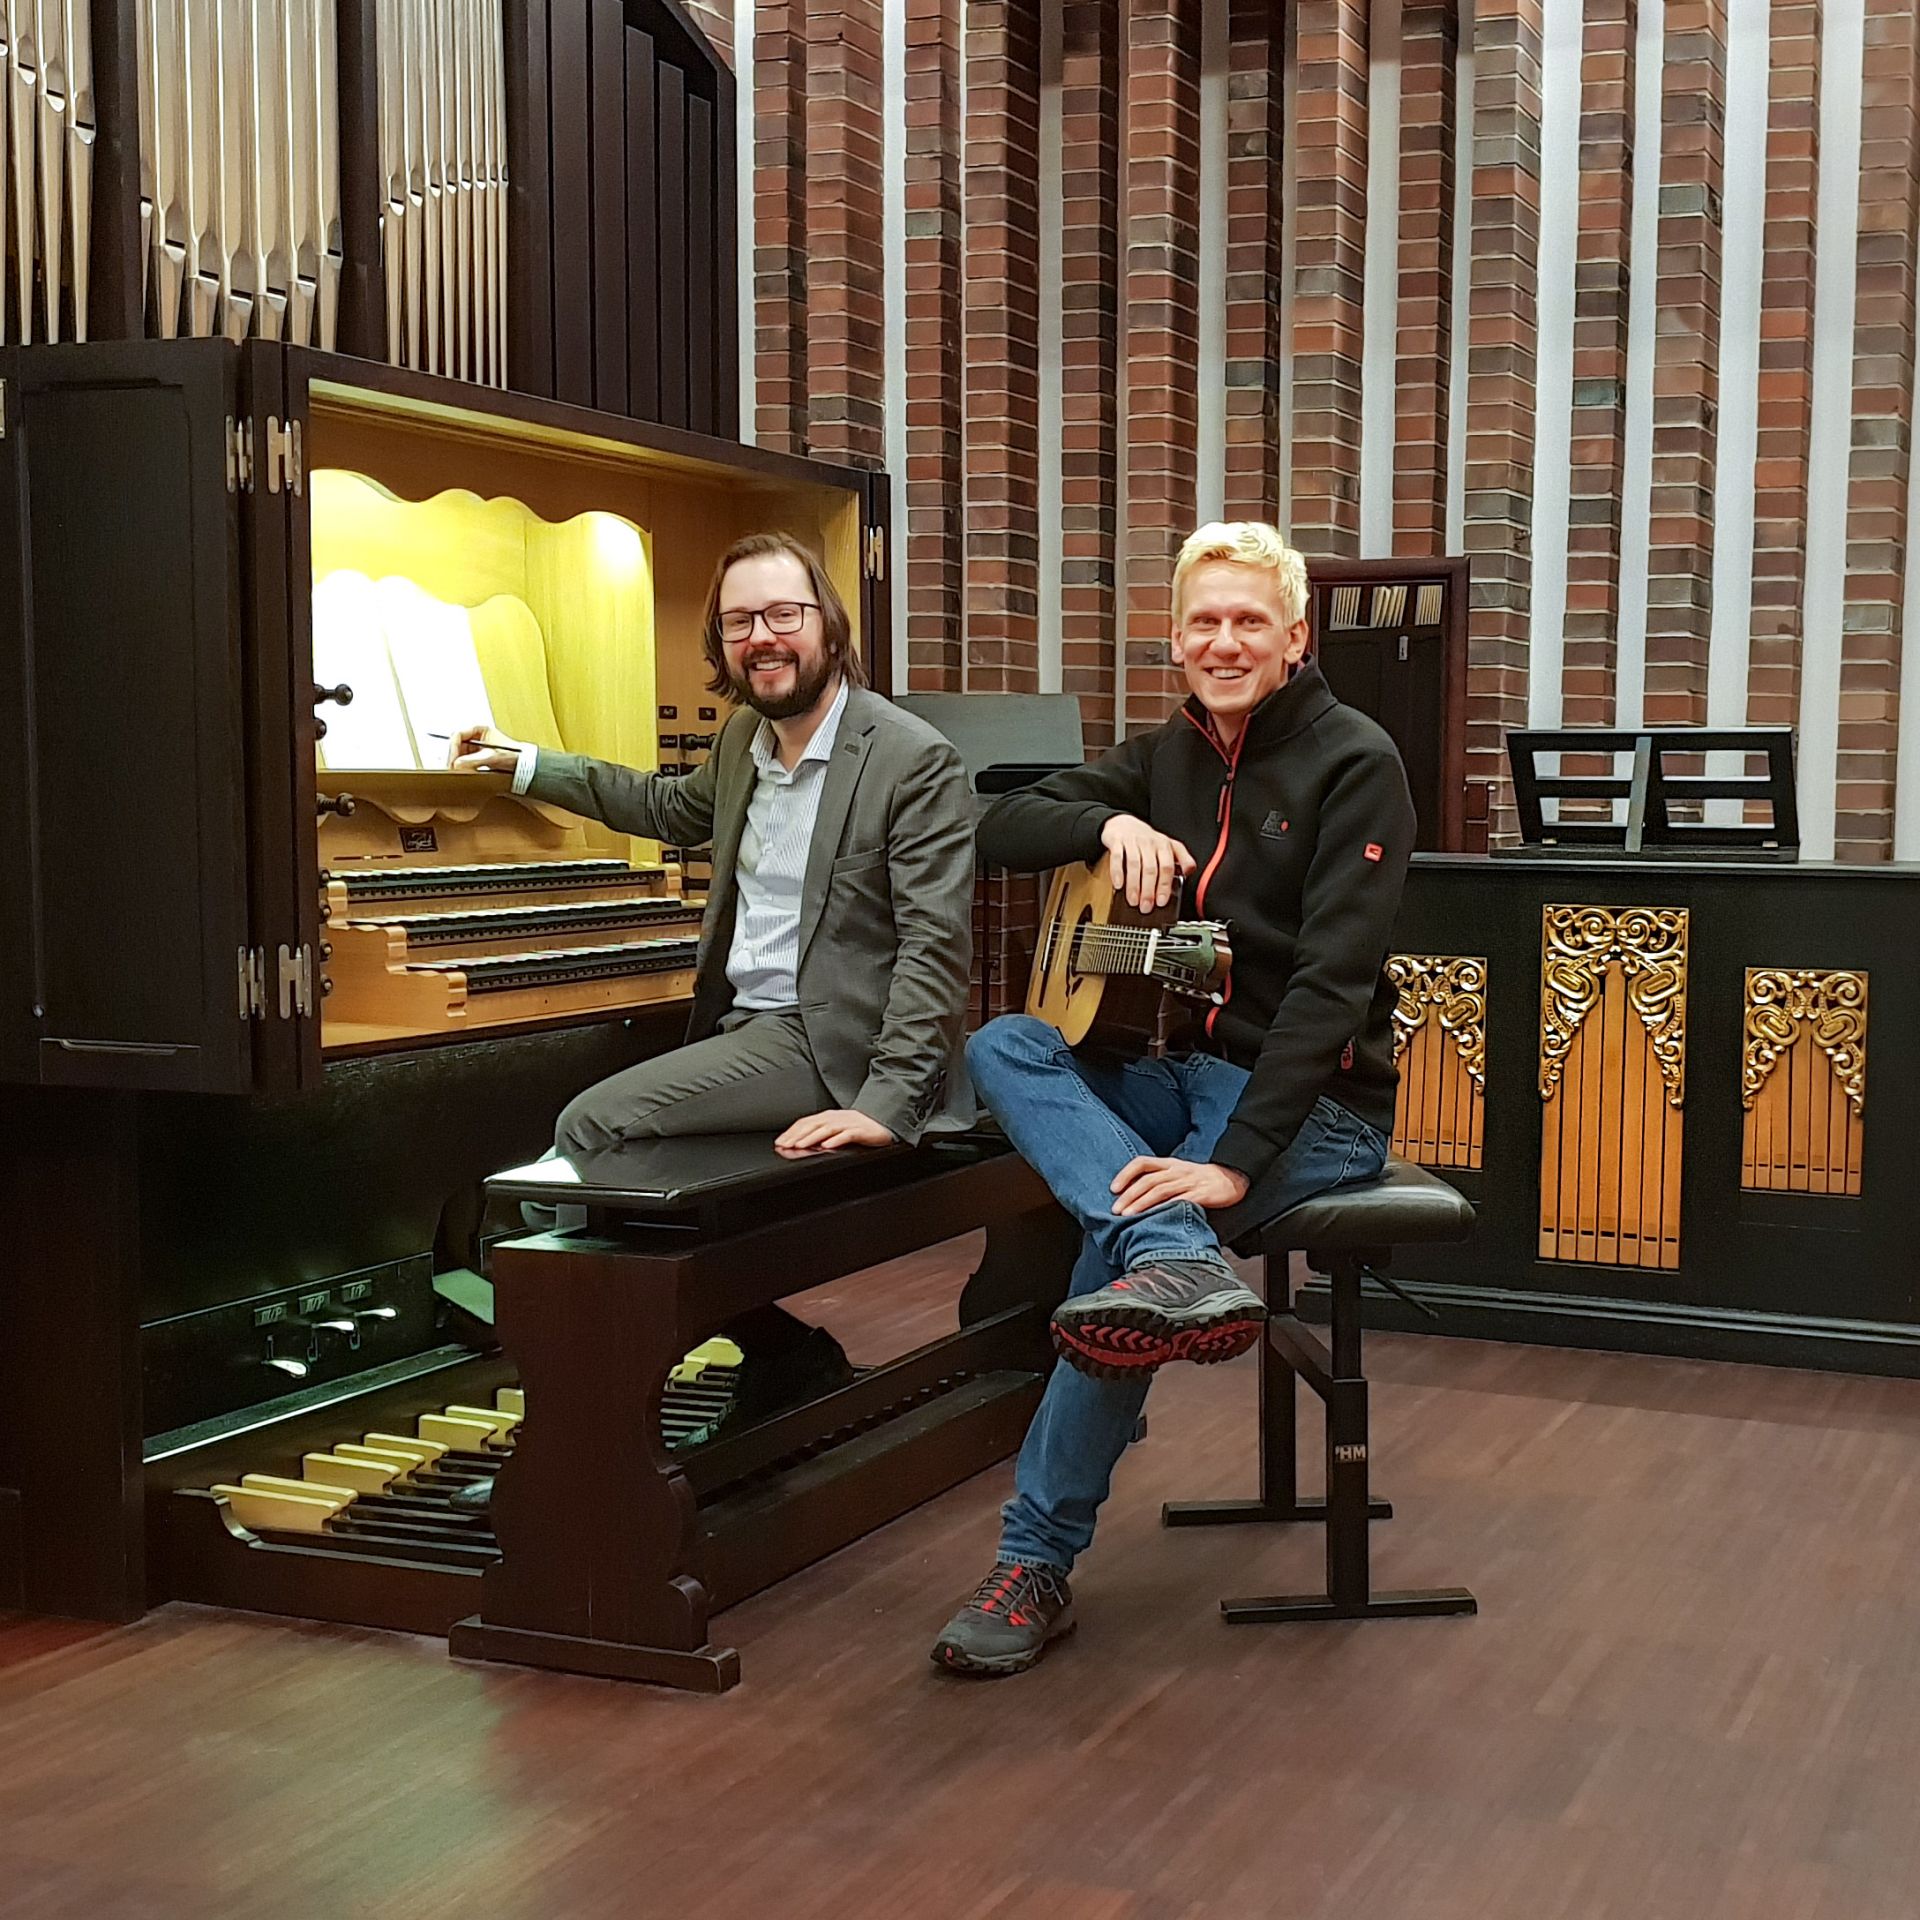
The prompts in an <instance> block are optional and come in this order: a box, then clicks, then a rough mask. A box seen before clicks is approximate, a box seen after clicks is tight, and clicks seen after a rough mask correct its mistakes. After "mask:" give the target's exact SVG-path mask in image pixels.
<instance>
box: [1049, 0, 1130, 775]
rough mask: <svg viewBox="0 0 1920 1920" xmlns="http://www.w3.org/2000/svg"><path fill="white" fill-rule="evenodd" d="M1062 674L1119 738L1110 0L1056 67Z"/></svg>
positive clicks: (1107, 738) (1089, 10)
mask: <svg viewBox="0 0 1920 1920" xmlns="http://www.w3.org/2000/svg"><path fill="white" fill-rule="evenodd" d="M1060 152H1061V179H1060V219H1061V228H1062V233H1061V246H1060V278H1061V290H1060V291H1061V302H1062V306H1063V309H1064V311H1063V313H1062V316H1061V368H1060V410H1061V421H1062V427H1063V430H1064V438H1065V445H1064V447H1063V448H1062V451H1061V455H1060V496H1061V514H1062V526H1061V534H1060V684H1061V686H1062V688H1063V690H1064V691H1066V692H1068V693H1073V694H1078V695H1079V697H1080V716H1081V721H1082V723H1083V725H1084V727H1085V730H1086V742H1087V747H1088V749H1089V751H1091V752H1098V751H1100V750H1101V749H1102V748H1104V747H1106V746H1108V745H1110V744H1111V743H1112V741H1113V739H1114V737H1115V706H1114V633H1115V624H1114V623H1115V617H1116V614H1117V610H1118V609H1117V603H1116V599H1115V591H1116V588H1115V558H1116V551H1117V549H1116V546H1115V542H1116V540H1117V539H1118V535H1119V528H1118V524H1117V514H1118V479H1119V476H1118V470H1117V461H1118V454H1119V437H1118V432H1117V422H1116V414H1117V410H1118V398H1117V385H1116V383H1117V380H1118V356H1119V327H1118V321H1117V307H1118V294H1117V291H1116V283H1117V276H1118V271H1119V217H1120V215H1119V167H1120V21H1119V20H1118V18H1117V17H1116V14H1115V10H1114V7H1113V5H1112V0H1066V5H1065V8H1064V12H1063V18H1062V22H1061V71H1060Z"/></svg>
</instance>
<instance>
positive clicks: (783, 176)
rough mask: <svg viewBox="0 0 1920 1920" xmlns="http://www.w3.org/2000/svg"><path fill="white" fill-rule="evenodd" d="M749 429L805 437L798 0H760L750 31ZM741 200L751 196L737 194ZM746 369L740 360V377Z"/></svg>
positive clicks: (802, 39)
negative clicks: (751, 336) (751, 335)
mask: <svg viewBox="0 0 1920 1920" xmlns="http://www.w3.org/2000/svg"><path fill="white" fill-rule="evenodd" d="M753 112H754V122H753V197H752V206H753V330H754V350H753V359H754V364H753V368H752V375H753V380H754V410H753V437H754V439H755V440H756V441H757V442H758V443H759V444H760V445H761V446H763V447H777V448H779V449H780V450H781V451H782V452H787V453H803V452H805V451H806V441H807V178H808V165H807V43H806V7H805V4H804V0H763V3H762V4H761V6H760V7H759V9H758V11H757V12H756V14H755V17H754V33H753ZM740 198H741V202H742V204H743V205H744V204H746V202H747V196H746V194H745V193H744V192H743V193H742V194H741V196H740ZM747 372H748V370H747V369H746V368H744V367H743V368H742V369H741V377H742V378H743V379H744V378H746V377H747Z"/></svg>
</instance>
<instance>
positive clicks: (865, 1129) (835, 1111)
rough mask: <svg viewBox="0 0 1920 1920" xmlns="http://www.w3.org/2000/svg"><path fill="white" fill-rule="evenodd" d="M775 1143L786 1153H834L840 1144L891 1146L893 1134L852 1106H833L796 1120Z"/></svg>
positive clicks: (841, 1145) (843, 1145)
mask: <svg viewBox="0 0 1920 1920" xmlns="http://www.w3.org/2000/svg"><path fill="white" fill-rule="evenodd" d="M773 1144H774V1145H775V1147H777V1148H778V1149H779V1150H780V1151H781V1152H782V1153H831V1152H832V1151H833V1150H834V1149H835V1148H836V1147H889V1146H891V1145H892V1144H893V1135H892V1133H891V1132H890V1131H889V1130H888V1129H887V1128H885V1127H883V1126H882V1125H881V1124H880V1122H879V1121H878V1120H869V1119H868V1118H867V1116H866V1115H865V1114H864V1113H858V1112H856V1111H855V1110H854V1109H853V1108H852V1107H830V1108H829V1109H828V1110H827V1111H826V1112H825V1113H810V1114H808V1115H806V1117H805V1118H804V1119H800V1120H796V1121H795V1122H794V1123H793V1125H792V1126H790V1127H789V1128H788V1129H787V1130H786V1132H785V1133H783V1134H782V1135H781V1136H780V1137H779V1139H777V1140H776V1141H775V1142H774V1143H773Z"/></svg>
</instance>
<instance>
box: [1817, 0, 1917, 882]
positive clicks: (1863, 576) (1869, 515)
mask: <svg viewBox="0 0 1920 1920" xmlns="http://www.w3.org/2000/svg"><path fill="white" fill-rule="evenodd" d="M1916 51H1920V45H1917V42H1916V34H1915V22H1914V10H1913V8H1912V7H1911V6H1910V5H1906V6H1902V5H1895V4H1892V0H1867V5H1866V73H1865V80H1864V98H1863V103H1862V113H1861V127H1860V230H1859V240H1858V243H1857V247H1856V253H1855V266H1856V281H1855V287H1856V292H1855V307H1854V316H1853V451H1852V461H1851V464H1850V467H1849V470H1848V476H1847V602H1846V617H1845V624H1844V630H1843V633H1842V639H1841V651H1840V739H1839V759H1838V764H1837V767H1836V778H1837V795H1836V819H1835V827H1834V850H1835V852H1836V854H1837V855H1838V856H1839V857H1840V858H1841V859H1843V860H1863V861H1877V860H1889V859H1891V858H1892V857H1893V796H1894V771H1895V763H1896V762H1897V760H1898V758H1899V748H1900V741H1899V733H1900V657H1901V642H1902V639H1903V634H1902V622H1901V606H1902V602H1903V600H1904V597H1905V572H1906V557H1907V479H1908V467H1909V464H1910V461H1911V458H1912V450H1913V352H1914V341H1913V329H1914V220H1915V215H1916V210H1917V209H1920V193H1917V192H1916V179H1915V168H1916V166H1917V165H1920V152H1916V132H1917V131H1920V99H1917V98H1916V73H1915V57H1916Z"/></svg>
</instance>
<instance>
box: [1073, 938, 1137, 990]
mask: <svg viewBox="0 0 1920 1920" xmlns="http://www.w3.org/2000/svg"><path fill="white" fill-rule="evenodd" d="M1154 938H1155V929H1154V928H1152V927H1102V926H1089V927H1082V928H1081V929H1080V931H1079V933H1078V934H1077V936H1076V937H1075V939H1074V943H1073V958H1072V962H1071V964H1072V967H1073V970H1074V972H1076V973H1090V974H1099V975H1104V976H1105V977H1107V978H1109V979H1113V978H1123V979H1124V978H1132V979H1142V978H1144V977H1146V976H1147V975H1148V974H1149V973H1151V971H1152V968H1151V966H1150V965H1149V962H1150V959H1151V957H1152V954H1153V945H1154Z"/></svg>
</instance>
